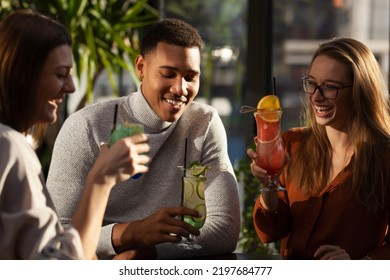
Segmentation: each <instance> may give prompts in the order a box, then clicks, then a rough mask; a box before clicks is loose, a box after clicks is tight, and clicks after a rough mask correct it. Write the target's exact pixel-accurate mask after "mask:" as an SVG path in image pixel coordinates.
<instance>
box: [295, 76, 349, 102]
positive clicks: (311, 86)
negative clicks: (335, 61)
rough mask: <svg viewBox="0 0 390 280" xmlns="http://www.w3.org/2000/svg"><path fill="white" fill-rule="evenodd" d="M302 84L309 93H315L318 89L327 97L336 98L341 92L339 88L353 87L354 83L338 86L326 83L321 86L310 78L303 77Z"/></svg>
mask: <svg viewBox="0 0 390 280" xmlns="http://www.w3.org/2000/svg"><path fill="white" fill-rule="evenodd" d="M302 85H303V90H304V91H305V92H306V93H307V94H309V95H313V94H314V93H315V92H316V90H317V89H318V90H319V91H320V93H321V95H322V96H323V97H324V98H327V99H336V98H337V95H338V94H339V89H343V88H349V87H352V85H348V86H340V87H337V86H334V85H326V84H325V85H322V86H319V85H317V84H316V83H314V82H313V81H310V80H309V79H308V78H303V79H302Z"/></svg>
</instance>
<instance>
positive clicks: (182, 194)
mask: <svg viewBox="0 0 390 280" xmlns="http://www.w3.org/2000/svg"><path fill="white" fill-rule="evenodd" d="M187 142H188V138H187V137H186V141H185V142H184V163H183V177H182V178H181V201H180V206H183V202H184V201H183V200H184V177H185V176H186V168H187ZM181 220H182V221H184V215H181Z"/></svg>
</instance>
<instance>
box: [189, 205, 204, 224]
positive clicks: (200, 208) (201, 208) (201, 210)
mask: <svg viewBox="0 0 390 280" xmlns="http://www.w3.org/2000/svg"><path fill="white" fill-rule="evenodd" d="M194 210H196V211H198V212H199V213H200V214H201V215H202V216H201V217H192V220H193V221H194V222H195V223H201V222H204V221H205V220H206V205H205V204H204V203H201V204H198V205H196V206H195V208H194Z"/></svg>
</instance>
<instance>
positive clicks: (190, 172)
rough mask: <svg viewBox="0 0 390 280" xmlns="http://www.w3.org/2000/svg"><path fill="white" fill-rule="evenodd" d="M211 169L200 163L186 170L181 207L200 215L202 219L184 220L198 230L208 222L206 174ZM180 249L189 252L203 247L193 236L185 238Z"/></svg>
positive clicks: (186, 218)
mask: <svg viewBox="0 0 390 280" xmlns="http://www.w3.org/2000/svg"><path fill="white" fill-rule="evenodd" d="M209 169H210V167H209V166H201V165H200V164H199V163H193V164H191V167H190V168H189V169H186V170H185V176H184V177H183V189H182V203H181V205H182V206H184V207H188V208H191V209H194V210H196V211H198V212H199V213H200V217H192V216H186V215H184V216H183V220H184V221H185V222H187V223H189V224H190V225H192V226H194V227H196V228H201V227H202V226H203V225H204V223H205V221H206V216H207V210H206V201H205V188H206V173H207V171H208V170H209ZM178 247H179V248H181V249H187V250H194V249H201V248H202V246H201V245H199V244H197V243H196V242H195V241H194V240H193V237H192V236H190V237H188V238H183V239H182V241H181V242H180V243H179V244H178Z"/></svg>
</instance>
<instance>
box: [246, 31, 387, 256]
mask: <svg viewBox="0 0 390 280" xmlns="http://www.w3.org/2000/svg"><path fill="white" fill-rule="evenodd" d="M302 83H303V90H304V92H305V93H306V95H307V108H306V109H307V123H308V124H307V127H303V128H295V129H291V130H289V131H287V132H285V133H284V135H283V139H284V141H285V143H286V147H287V148H286V149H287V152H288V153H289V155H290V161H289V162H288V164H287V166H286V168H285V169H284V171H283V174H282V175H281V180H280V183H281V185H283V186H285V187H286V188H287V191H286V192H269V193H262V194H261V195H260V196H259V198H258V199H257V201H256V204H255V209H254V212H253V219H254V223H255V228H256V231H257V233H258V236H259V237H260V240H261V241H262V242H272V241H275V240H280V239H282V246H281V254H282V256H283V257H285V258H292V259H390V244H389V241H390V233H387V228H388V225H389V224H390V212H389V210H390V204H389V203H390V202H389V188H390V116H389V92H388V89H387V87H386V84H385V81H384V79H383V76H382V74H381V69H380V67H379V65H378V63H377V61H376V59H375V57H374V55H373V53H372V52H371V51H370V50H369V49H368V48H367V47H366V46H365V45H364V44H362V43H361V42H358V41H356V40H354V39H350V38H340V39H332V40H329V41H327V42H324V43H323V44H321V45H320V46H319V48H318V49H317V51H316V52H315V54H314V56H313V59H312V62H311V64H310V67H309V70H308V73H307V76H305V77H304V78H303V80H302ZM248 155H249V156H250V157H252V158H253V159H255V158H256V153H255V152H254V151H252V150H248ZM251 170H252V173H253V174H254V175H255V176H256V177H257V178H258V179H259V180H260V181H262V182H264V180H266V179H267V174H266V172H265V171H264V170H262V169H260V168H259V167H257V166H256V164H254V163H253V164H252V165H251Z"/></svg>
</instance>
